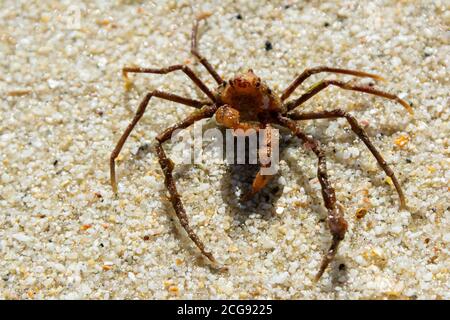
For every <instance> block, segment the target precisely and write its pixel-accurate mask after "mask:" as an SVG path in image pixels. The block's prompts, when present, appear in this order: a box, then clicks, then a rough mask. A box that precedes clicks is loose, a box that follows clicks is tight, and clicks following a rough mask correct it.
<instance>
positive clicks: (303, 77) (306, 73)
mask: <svg viewBox="0 0 450 320" xmlns="http://www.w3.org/2000/svg"><path fill="white" fill-rule="evenodd" d="M321 72H331V73H338V74H348V75H352V76H356V77H366V78H372V79H375V80H384V79H383V78H382V77H380V76H379V75H376V74H373V73H367V72H363V71H358V70H349V69H340V68H331V67H326V66H320V67H315V68H310V69H306V70H305V71H303V72H302V74H300V75H299V76H298V77H297V78H295V80H294V81H293V82H292V83H291V84H290V85H289V86H288V87H287V88H286V89H285V90H284V91H283V93H282V94H281V101H284V100H286V99H287V98H289V96H290V95H291V94H292V92H294V91H295V89H297V87H298V86H299V85H300V84H302V82H303V81H305V80H306V79H307V78H309V77H310V76H312V75H313V74H316V73H321Z"/></svg>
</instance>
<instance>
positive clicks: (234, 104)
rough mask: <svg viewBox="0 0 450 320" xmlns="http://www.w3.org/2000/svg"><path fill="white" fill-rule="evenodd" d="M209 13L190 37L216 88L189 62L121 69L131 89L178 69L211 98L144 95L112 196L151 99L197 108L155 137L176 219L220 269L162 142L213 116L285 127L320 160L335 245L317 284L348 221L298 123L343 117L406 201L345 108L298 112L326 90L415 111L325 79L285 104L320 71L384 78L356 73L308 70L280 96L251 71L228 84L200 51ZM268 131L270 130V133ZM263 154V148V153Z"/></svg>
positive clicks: (240, 125) (263, 178)
mask: <svg viewBox="0 0 450 320" xmlns="http://www.w3.org/2000/svg"><path fill="white" fill-rule="evenodd" d="M208 16H209V14H203V15H200V16H198V17H197V18H196V19H195V22H194V24H193V28H192V35H191V53H192V54H193V55H194V56H195V57H196V59H197V60H198V61H199V62H200V63H201V64H202V65H203V66H204V67H205V69H206V70H207V71H208V73H209V74H210V75H211V76H212V77H213V78H214V80H215V81H216V82H217V88H216V89H215V90H214V91H211V90H210V89H209V88H208V87H207V86H206V85H205V84H204V82H203V81H201V80H200V78H199V77H198V76H197V75H196V74H195V73H194V71H193V70H192V69H191V68H190V67H189V66H188V65H185V64H175V65H171V66H169V67H166V68H141V67H125V68H123V70H122V71H123V77H124V79H125V81H126V84H127V86H128V87H129V84H130V79H129V77H128V75H129V74H130V73H153V74H168V73H172V72H175V71H181V72H183V73H184V74H185V75H186V76H188V77H189V78H190V79H191V80H192V82H193V83H194V84H195V85H196V86H197V87H198V88H199V89H200V90H201V91H202V92H203V93H204V94H205V95H206V97H207V100H195V99H190V98H186V97H182V96H178V95H175V94H172V93H168V92H163V91H159V90H154V91H151V92H149V93H147V94H146V95H145V97H144V98H143V100H142V102H141V103H140V105H139V107H138V108H137V111H136V113H135V115H134V118H133V119H132V121H131V123H130V124H129V125H128V127H127V128H126V130H125V132H124V133H123V134H122V136H121V137H120V139H119V141H118V143H117V145H116V147H115V148H114V150H113V151H112V153H111V157H110V176H111V186H112V189H113V192H114V193H115V194H116V195H117V181H116V173H115V160H116V158H117V156H118V155H119V153H120V151H121V149H122V147H123V145H124V143H125V141H126V140H127V138H128V137H129V135H130V133H131V132H132V130H133V129H134V127H135V126H136V124H137V123H138V122H139V120H140V119H141V118H142V116H143V115H144V112H145V111H146V109H147V106H148V105H149V102H150V100H151V99H152V98H160V99H163V100H168V101H173V102H177V103H180V104H183V105H186V106H188V107H191V108H194V109H196V110H195V111H194V112H193V113H191V114H190V115H188V116H187V117H186V118H185V119H183V120H181V121H180V122H178V123H176V124H174V125H172V126H170V127H169V128H167V129H166V130H164V131H163V132H161V133H160V134H158V135H157V136H156V141H155V148H156V154H157V157H158V161H159V164H160V166H161V169H162V172H163V174H164V178H165V186H166V188H167V190H168V192H169V198H170V202H171V203H172V206H173V209H174V210H175V213H176V216H177V218H178V219H179V222H180V224H181V226H182V227H183V228H184V230H185V231H186V232H187V235H188V236H189V238H190V239H191V240H192V241H193V242H194V243H195V245H196V246H197V247H198V249H199V250H200V252H201V253H202V254H203V255H204V256H205V257H206V258H207V259H208V260H209V261H210V262H211V263H212V264H213V265H217V260H216V259H215V258H214V255H213V254H212V253H211V252H210V251H208V250H207V249H206V248H205V245H204V244H203V242H202V240H201V239H200V238H199V237H198V236H197V234H196V233H195V231H194V230H193V229H192V228H191V226H190V224H189V219H188V215H187V213H186V210H185V208H184V206H183V203H182V201H181V197H180V194H179V193H178V191H177V187H176V183H175V180H174V177H173V170H174V163H173V162H172V161H171V160H170V159H169V158H168V157H167V155H166V152H165V151H164V148H163V144H164V142H166V141H168V140H169V139H170V138H171V136H172V134H173V133H174V132H175V131H176V130H178V129H185V128H188V127H189V126H191V125H192V124H194V123H195V122H197V121H199V120H202V119H207V118H212V117H213V116H215V119H216V122H217V123H218V125H220V126H223V127H225V128H228V129H232V130H239V129H241V130H244V131H245V130H248V129H255V130H257V131H258V130H261V129H266V130H267V129H271V128H272V126H281V127H284V128H287V129H288V130H289V131H290V133H291V134H292V135H293V136H295V137H297V138H298V139H300V140H301V141H302V142H303V143H304V145H307V146H308V149H310V150H311V151H312V152H313V153H314V154H315V156H316V157H317V159H318V168H317V176H318V180H319V182H320V186H321V189H322V197H323V202H324V205H325V207H326V209H327V223H328V227H329V230H330V232H331V236H332V239H331V245H330V247H329V249H328V251H327V252H326V253H325V254H324V256H323V259H322V261H321V264H320V267H319V270H318V272H317V274H316V276H315V279H316V280H319V279H320V278H321V276H322V275H323V273H324V271H325V270H326V269H327V267H328V265H329V264H330V262H331V261H332V260H333V258H334V257H335V255H336V252H337V250H338V246H339V243H340V242H341V241H342V240H343V239H344V236H345V233H346V230H347V227H348V225H347V222H346V220H345V218H344V213H343V208H342V206H341V205H339V204H337V201H336V195H335V191H334V188H333V187H332V185H331V184H330V181H329V177H328V173H327V164H326V157H325V152H324V149H323V147H322V146H321V144H320V142H319V141H318V140H317V139H315V138H313V137H312V136H310V135H307V134H306V133H305V132H304V131H302V129H301V128H300V127H299V126H298V122H299V121H305V120H314V119H330V120H336V119H338V118H345V119H346V120H347V121H348V123H349V124H350V128H351V130H352V131H353V132H354V133H355V134H356V135H357V136H358V137H359V138H360V139H361V140H362V141H363V143H364V144H365V145H366V146H367V148H368V149H369V150H370V152H371V153H372V155H373V156H374V157H375V159H376V161H377V162H378V164H379V166H380V167H381V168H382V170H384V172H385V174H386V175H387V176H388V177H389V178H390V179H391V180H392V182H393V184H394V186H395V189H396V191H397V193H398V197H399V202H400V208H401V209H403V208H405V207H406V200H405V196H404V193H403V191H402V188H401V186H400V183H399V181H398V180H397V178H396V176H395V174H394V172H393V170H392V169H391V168H390V166H389V165H388V164H387V163H386V161H385V160H384V159H383V157H382V155H381V154H380V152H379V151H378V150H377V149H376V148H375V146H374V145H373V144H372V142H371V141H370V138H369V136H368V135H367V133H366V132H365V130H364V128H363V126H361V125H360V124H359V122H358V121H357V120H356V119H355V118H354V117H353V116H352V115H351V114H349V113H348V112H346V111H344V110H343V109H334V110H329V111H317V112H301V110H299V109H298V107H299V106H302V105H303V104H304V103H305V102H306V101H308V100H309V99H311V98H312V97H313V96H315V95H317V94H318V93H319V92H321V91H322V90H324V89H326V88H327V87H330V86H335V87H338V88H341V89H344V90H350V91H359V92H363V93H368V94H372V95H375V96H379V97H383V98H386V99H390V100H393V101H395V102H397V103H399V104H401V105H402V106H403V107H404V108H405V109H406V110H407V111H408V112H410V113H412V108H411V106H410V105H409V104H408V103H407V102H406V101H405V100H403V99H401V98H399V97H398V96H397V95H394V94H391V93H388V92H385V91H381V90H378V89H376V88H374V87H373V86H368V85H360V84H355V83H354V82H344V81H340V80H321V81H319V82H317V83H316V84H314V85H313V86H312V87H310V88H309V89H308V90H307V91H306V92H304V93H303V94H301V95H300V96H299V97H297V98H295V99H291V100H289V101H287V99H288V98H289V97H290V96H291V95H292V94H293V93H294V91H295V90H296V89H297V88H298V87H299V86H300V84H302V83H303V82H304V81H305V80H306V79H307V78H308V77H310V76H311V75H314V74H318V73H333V74H345V75H350V76H355V77H367V78H371V79H374V80H384V79H383V78H382V77H380V76H378V75H376V74H372V73H367V72H363V71H357V70H349V69H341V68H334V67H328V66H319V67H314V68H310V69H306V70H304V71H303V72H302V73H301V74H300V75H298V76H297V77H296V78H295V80H294V81H293V82H292V83H291V84H290V85H289V86H288V87H287V88H286V89H285V90H283V91H282V92H281V93H277V92H275V91H273V90H271V89H270V88H269V87H268V85H267V84H266V83H264V82H263V81H262V80H261V78H259V77H258V76H257V75H256V74H255V73H254V71H253V70H252V69H249V70H248V71H247V72H245V73H242V74H238V75H237V76H235V77H234V78H232V79H230V80H228V81H226V80H224V79H223V78H222V77H221V76H220V75H219V74H218V73H217V72H216V71H215V69H214V68H213V67H212V65H211V64H210V63H209V62H208V60H207V59H206V58H205V57H204V56H203V55H201V54H200V52H199V50H198V40H197V38H198V37H197V33H198V28H199V23H200V21H202V20H204V19H206V18H207V17H208ZM266 132H270V130H267V131H266ZM265 139H266V140H267V141H266V146H267V147H266V148H265V149H264V152H265V153H266V155H270V153H271V150H272V149H271V147H270V142H269V140H270V134H267V135H266V136H265ZM260 151H261V150H260ZM267 165H268V164H267V163H265V164H262V163H260V169H259V171H258V173H257V174H256V177H255V178H254V180H253V183H252V185H251V189H250V190H249V192H248V193H247V194H246V195H245V196H244V197H243V198H244V199H245V200H248V199H250V198H251V197H252V196H253V195H254V194H256V193H257V192H259V191H260V190H261V189H263V188H264V187H265V186H266V185H267V183H268V182H269V181H270V179H271V178H272V175H263V174H261V169H262V168H263V167H264V166H267Z"/></svg>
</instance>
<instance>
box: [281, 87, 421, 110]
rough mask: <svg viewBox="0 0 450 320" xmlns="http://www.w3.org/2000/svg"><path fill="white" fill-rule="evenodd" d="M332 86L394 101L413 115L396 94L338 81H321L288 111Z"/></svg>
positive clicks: (292, 103)
mask: <svg viewBox="0 0 450 320" xmlns="http://www.w3.org/2000/svg"><path fill="white" fill-rule="evenodd" d="M330 85H331V86H337V87H339V88H342V89H345V90H351V91H359V92H364V93H369V94H373V95H375V96H379V97H383V98H386V99H389V100H394V101H396V102H398V103H400V104H401V105H402V106H403V107H404V108H405V109H406V110H407V111H408V112H409V113H410V114H412V113H413V110H412V108H411V106H410V105H409V104H408V103H407V102H406V101H405V100H403V99H400V98H399V97H397V96H396V95H394V94H391V93H388V92H385V91H380V90H377V89H374V88H372V87H369V86H364V85H354V84H351V83H348V82H344V81H338V80H322V81H319V82H318V83H316V84H315V85H313V86H312V87H311V88H309V89H308V91H307V92H306V93H304V94H303V95H301V96H300V97H299V98H298V99H295V100H292V101H289V102H287V103H286V105H285V107H286V110H287V111H291V110H292V109H295V108H297V107H298V106H299V105H301V104H302V103H304V102H305V101H307V100H309V99H311V98H312V97H313V96H315V95H316V94H318V93H319V92H320V91H322V90H323V89H325V88H327V87H328V86H330Z"/></svg>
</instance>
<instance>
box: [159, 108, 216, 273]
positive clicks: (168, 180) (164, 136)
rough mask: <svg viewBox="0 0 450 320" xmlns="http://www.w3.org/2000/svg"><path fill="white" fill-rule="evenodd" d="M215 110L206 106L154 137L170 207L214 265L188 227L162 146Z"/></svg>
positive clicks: (210, 254)
mask: <svg viewBox="0 0 450 320" xmlns="http://www.w3.org/2000/svg"><path fill="white" fill-rule="evenodd" d="M216 110H217V108H216V107H215V106H206V107H204V108H202V109H201V110H199V111H197V112H195V113H194V114H192V115H190V116H189V117H187V118H186V119H184V120H182V121H180V122H179V123H177V124H176V125H174V126H172V127H170V128H168V129H166V130H165V131H163V132H162V133H160V134H159V135H158V136H157V137H156V140H157V143H156V154H157V156H158V160H159V164H160V166H161V169H162V171H163V173H164V178H165V185H166V188H167V190H168V191H169V194H170V202H171V203H172V206H173V208H174V210H175V213H176V215H177V217H178V220H179V221H180V224H181V226H182V227H183V229H184V230H185V231H186V232H187V234H188V236H189V238H190V239H191V240H192V241H193V242H194V243H195V245H196V246H197V247H198V248H199V249H200V251H201V253H202V254H203V255H204V256H205V257H207V258H208V259H209V260H210V261H211V262H213V263H214V264H215V263H216V260H215V258H214V256H213V255H212V253H211V252H208V251H206V250H205V245H204V244H203V242H202V241H201V240H200V238H199V237H198V236H197V235H196V234H195V232H194V230H192V228H191V227H190V225H189V219H188V216H187V214H186V210H185V209H184V206H183V203H182V202H181V197H180V194H179V193H178V191H177V187H176V184H175V180H174V178H173V174H172V172H173V169H174V164H173V162H172V161H171V160H170V159H169V158H168V157H167V156H166V153H165V152H164V149H163V146H162V144H163V143H164V142H165V141H167V140H169V139H170V138H171V136H172V133H173V132H174V131H175V130H177V129H184V128H187V127H189V126H190V125H192V124H193V123H194V122H196V121H198V120H201V119H204V118H210V117H212V116H213V115H214V112H215V111H216Z"/></svg>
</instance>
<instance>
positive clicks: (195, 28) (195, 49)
mask: <svg viewBox="0 0 450 320" xmlns="http://www.w3.org/2000/svg"><path fill="white" fill-rule="evenodd" d="M206 18H207V17H199V18H197V19H195V22H194V26H193V27H192V36H191V53H192V54H193V55H194V56H195V57H196V58H197V59H198V60H199V61H200V63H201V64H202V65H203V66H204V67H205V68H206V70H208V72H209V74H210V75H211V76H212V77H213V78H214V80H216V82H217V83H218V84H222V83H223V79H222V78H221V77H220V76H219V74H218V73H217V72H216V70H214V68H213V67H212V66H211V64H210V63H209V62H208V60H207V59H206V58H205V57H203V56H202V55H201V54H200V52H199V51H198V41H197V39H198V37H197V34H198V24H199V22H200V20H203V19H206Z"/></svg>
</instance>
